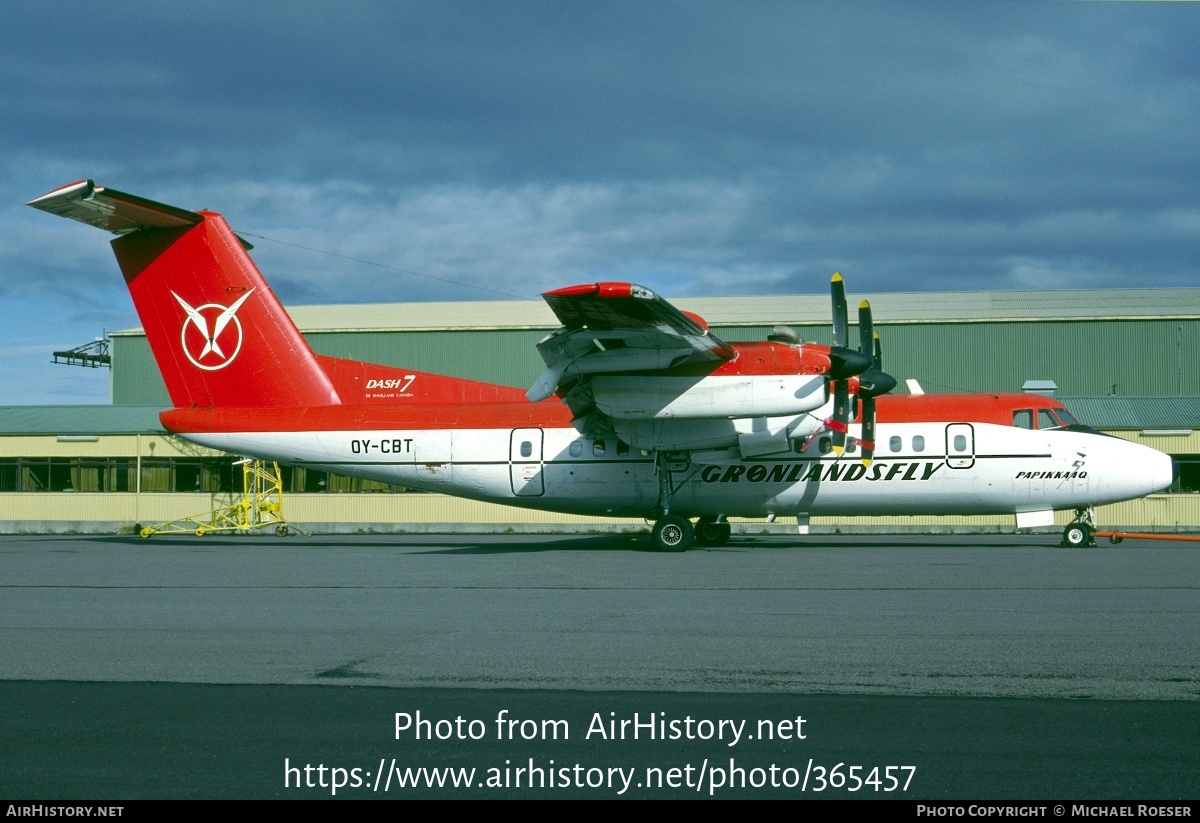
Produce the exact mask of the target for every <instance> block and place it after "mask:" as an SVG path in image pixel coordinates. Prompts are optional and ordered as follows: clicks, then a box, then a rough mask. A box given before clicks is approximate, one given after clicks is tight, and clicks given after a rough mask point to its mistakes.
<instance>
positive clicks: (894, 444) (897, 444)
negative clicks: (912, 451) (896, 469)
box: [888, 434, 904, 452]
mask: <svg viewBox="0 0 1200 823" xmlns="http://www.w3.org/2000/svg"><path fill="white" fill-rule="evenodd" d="M902 448H904V440H903V439H902V438H900V437H899V436H897V435H894V434H893V435H892V436H891V437H889V438H888V450H889V451H893V452H898V451H900V450H901V449H902Z"/></svg>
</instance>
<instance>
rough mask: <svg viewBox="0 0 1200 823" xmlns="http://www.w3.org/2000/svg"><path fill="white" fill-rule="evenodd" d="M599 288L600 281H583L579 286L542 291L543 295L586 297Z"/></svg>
mask: <svg viewBox="0 0 1200 823" xmlns="http://www.w3.org/2000/svg"><path fill="white" fill-rule="evenodd" d="M599 290H600V284H599V283H583V284H581V285H579V286H565V287H563V288H561V289H555V290H554V291H547V292H542V297H585V296H587V295H589V294H595V293H596V292H597V291H599Z"/></svg>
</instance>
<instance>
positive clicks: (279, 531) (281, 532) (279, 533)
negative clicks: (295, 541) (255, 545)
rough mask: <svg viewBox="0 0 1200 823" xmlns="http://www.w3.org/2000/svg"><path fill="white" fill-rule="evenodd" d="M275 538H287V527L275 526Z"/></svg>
mask: <svg viewBox="0 0 1200 823" xmlns="http://www.w3.org/2000/svg"><path fill="white" fill-rule="evenodd" d="M275 536H276V537H287V536H288V527H287V526H282V525H280V526H276V527H275Z"/></svg>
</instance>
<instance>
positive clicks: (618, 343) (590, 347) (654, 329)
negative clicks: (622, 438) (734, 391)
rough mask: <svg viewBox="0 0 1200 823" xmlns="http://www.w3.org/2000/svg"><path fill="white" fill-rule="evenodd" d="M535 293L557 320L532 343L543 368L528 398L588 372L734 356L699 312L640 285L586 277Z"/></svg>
mask: <svg viewBox="0 0 1200 823" xmlns="http://www.w3.org/2000/svg"><path fill="white" fill-rule="evenodd" d="M542 297H543V298H545V300H546V303H547V304H549V306H550V309H551V310H552V311H553V312H554V313H555V315H557V316H558V319H559V320H560V321H561V322H562V324H563V325H562V328H560V329H559V330H558V331H556V332H554V333H553V334H551V335H549V336H547V337H546V338H544V339H543V340H542V341H541V342H540V343H538V346H537V348H538V353H539V354H541V356H542V359H543V360H545V361H546V371H545V372H544V373H543V374H542V376H541V377H540V378H538V381H537V382H536V383H534V384H533V386H532V388H530V389H529V391H528V392H526V395H525V396H526V397H528V398H529V399H530V400H531V401H534V402H537V401H538V400H544V399H546V398H547V397H549V396H550V395H552V394H554V393H555V392H556V391H558V390H559V389H560V388H563V387H565V386H569V385H571V384H573V383H575V382H577V381H578V380H579V379H580V378H581V377H583V376H585V375H588V374H603V373H613V372H627V371H638V372H645V371H663V370H667V369H673V368H676V367H678V366H682V365H684V364H687V363H703V362H722V361H725V360H729V359H731V358H733V357H734V356H735V354H736V352H735V351H734V349H733V347H732V346H730V345H729V344H728V343H726V342H725V341H724V340H721V339H720V338H719V337H717V336H716V335H714V334H712V333H711V332H710V331H709V330H708V324H707V323H705V322H704V320H703V319H702V318H700V317H698V316H697V315H694V314H690V313H688V312H684V311H680V310H679V309H677V308H675V307H674V306H672V305H671V304H670V303H668V302H667V301H666V300H663V299H662V298H661V297H659V296H658V295H657V294H655V293H654V292H652V291H651V290H650V289H647V288H645V287H643V286H636V285H634V284H632V283H590V284H585V285H581V286H568V287H567V288H564V289H557V290H555V291H550V292H546V293H545V294H543V295H542Z"/></svg>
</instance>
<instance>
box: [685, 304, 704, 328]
mask: <svg viewBox="0 0 1200 823" xmlns="http://www.w3.org/2000/svg"><path fill="white" fill-rule="evenodd" d="M680 311H682V312H683V313H684V314H685V315H686V316H687V317H688V319H690V320H691V321H692V322H693V323H695V324H696V325H697V326H699V327H700V328H702V329H704V330H705V331H708V321H707V320H705V319H704V318H703V317H701V316H700V315H698V314H696V313H695V312H691V311H685V310H684V309H680Z"/></svg>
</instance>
